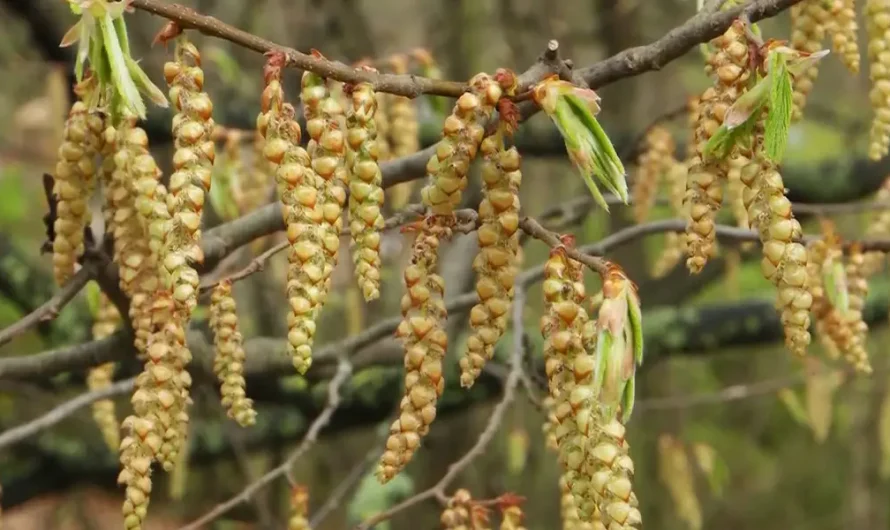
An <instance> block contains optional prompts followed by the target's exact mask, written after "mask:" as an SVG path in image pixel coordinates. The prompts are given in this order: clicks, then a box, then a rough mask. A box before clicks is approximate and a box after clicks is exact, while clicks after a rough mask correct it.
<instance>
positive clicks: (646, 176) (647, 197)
mask: <svg viewBox="0 0 890 530" xmlns="http://www.w3.org/2000/svg"><path fill="white" fill-rule="evenodd" d="M674 149H675V145H674V139H673V137H672V136H671V133H670V131H668V130H667V129H666V128H665V127H664V126H661V125H656V126H655V127H652V128H651V129H649V131H648V132H647V133H646V137H645V139H644V140H643V151H642V153H641V154H640V156H639V158H638V159H637V167H638V169H637V174H636V177H635V178H634V182H633V188H632V189H631V196H632V197H633V206H634V217H635V218H636V221H637V222H638V223H642V222H644V221H646V219H648V218H649V211H650V210H651V209H652V205H653V204H654V203H655V195H656V193H657V191H658V184H659V182H660V181H661V179H663V178H665V177H666V176H667V174H668V172H669V171H670V170H671V168H672V167H673V165H674V164H675V163H676V158H674Z"/></svg>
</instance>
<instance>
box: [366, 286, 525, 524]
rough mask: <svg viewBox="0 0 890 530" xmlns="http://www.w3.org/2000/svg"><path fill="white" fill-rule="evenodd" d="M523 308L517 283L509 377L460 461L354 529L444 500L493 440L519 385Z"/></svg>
mask: <svg viewBox="0 0 890 530" xmlns="http://www.w3.org/2000/svg"><path fill="white" fill-rule="evenodd" d="M523 307H525V289H524V288H523V286H522V284H518V285H517V286H516V294H515V297H514V300H513V322H514V324H513V325H514V331H513V333H514V337H515V338H514V345H513V352H512V353H511V355H510V374H509V375H508V376H507V381H506V383H504V394H503V396H502V397H501V401H500V402H499V403H498V404H497V406H496V407H495V409H494V411H492V413H491V417H490V418H489V420H488V424H487V425H486V426H485V429H484V430H483V431H482V433H481V434H480V435H479V438H478V439H477V440H476V443H475V444H474V445H473V447H471V448H470V450H469V451H467V452H466V453H465V454H464V456H463V457H461V459H460V460H458V461H457V462H454V463H453V464H451V465H450V466H449V467H448V471H447V472H446V473H445V475H444V476H443V477H442V478H441V479H439V482H437V483H436V484H435V485H434V486H433V487H431V488H429V489H427V490H424V491H422V492H420V493H418V494H417V495H414V496H413V497H411V498H408V499H405V500H404V501H402V502H401V503H399V504H397V505H395V506H393V507H392V508H390V509H389V510H386V511H384V512H380V513H378V514H377V515H374V516H372V517H370V518H368V519H366V520H365V521H363V522H362V523H361V524H360V525H358V526H357V527H356V530H368V529H369V528H372V527H374V526H375V525H377V524H380V523H382V522H383V521H386V520H388V519H390V518H392V517H393V516H394V515H395V514H397V513H399V512H401V511H403V510H406V509H408V508H410V507H412V506H414V505H416V504H419V503H421V502H424V501H427V500H430V499H434V498H435V499H438V500H440V501H445V500H447V498H448V495H447V493H446V489H447V488H448V486H450V485H451V483H452V482H454V479H456V478H457V476H458V475H459V474H460V473H461V472H463V471H464V470H465V469H466V468H467V467H469V465H470V464H472V463H473V460H475V459H476V458H478V457H479V455H481V454H482V452H483V451H485V448H486V447H488V444H489V443H491V440H492V439H493V438H494V435H495V433H497V431H498V429H499V428H500V426H501V423H502V422H503V419H504V414H505V413H506V412H507V409H508V408H509V406H510V404H511V403H512V402H513V399H514V397H515V395H516V387H517V386H518V385H519V382H520V379H521V378H522V355H523V347H522V346H523V344H522V332H521V330H522V310H523Z"/></svg>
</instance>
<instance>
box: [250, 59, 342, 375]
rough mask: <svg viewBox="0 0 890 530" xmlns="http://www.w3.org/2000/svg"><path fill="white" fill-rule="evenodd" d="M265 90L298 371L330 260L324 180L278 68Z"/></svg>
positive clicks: (308, 357)
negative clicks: (325, 232)
mask: <svg viewBox="0 0 890 530" xmlns="http://www.w3.org/2000/svg"><path fill="white" fill-rule="evenodd" d="M267 73H268V75H267V79H266V88H265V89H264V90H263V95H262V114H260V116H259V118H258V119H257V129H258V130H259V131H260V134H262V135H263V136H264V137H265V147H264V148H263V154H264V156H265V157H266V158H267V159H268V160H269V162H270V163H271V164H274V165H275V166H276V170H275V179H276V182H277V186H278V197H279V200H280V201H281V206H282V209H281V211H282V216H283V217H284V223H285V226H286V227H287V238H288V241H289V242H290V248H289V249H288V255H287V259H288V269H287V298H288V305H289V308H290V311H289V312H288V315H287V323H288V335H287V339H288V353H289V354H290V355H291V359H292V360H293V363H294V367H295V368H296V369H297V371H298V372H300V373H301V374H302V373H306V371H307V370H308V369H309V366H310V365H311V363H312V341H313V338H314V336H315V327H316V325H315V321H316V318H317V315H318V311H319V309H320V307H321V304H322V299H323V292H324V283H325V278H326V276H325V267H326V266H327V265H326V260H325V258H324V255H323V254H324V251H323V249H322V240H321V238H322V234H321V225H322V222H323V217H324V214H323V211H322V208H323V203H322V201H321V198H320V195H321V193H322V191H321V190H322V188H323V185H322V183H321V182H320V181H321V179H320V178H319V177H318V176H317V175H316V174H315V172H314V171H313V170H312V165H311V163H310V160H309V154H308V153H307V152H306V150H305V149H303V148H302V147H300V126H299V124H297V122H296V121H295V120H294V109H293V107H292V106H290V105H289V104H286V103H284V91H283V90H282V88H281V82H280V75H281V73H280V70H279V69H278V68H272V69H271V70H269V71H268V72H267Z"/></svg>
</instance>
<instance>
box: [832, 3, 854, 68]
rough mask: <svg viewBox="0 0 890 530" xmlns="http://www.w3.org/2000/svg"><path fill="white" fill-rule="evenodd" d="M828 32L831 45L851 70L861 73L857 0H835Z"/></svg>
mask: <svg viewBox="0 0 890 530" xmlns="http://www.w3.org/2000/svg"><path fill="white" fill-rule="evenodd" d="M829 12H830V14H831V18H830V19H829V24H828V27H827V28H826V29H827V30H828V34H829V36H830V37H831V45H832V48H833V49H834V51H835V52H836V53H837V54H838V55H839V56H840V59H841V61H843V63H844V66H846V67H847V69H848V70H850V72H852V73H854V74H857V73H859V39H858V33H859V25H858V24H857V23H856V0H834V1H833V2H832V3H831V9H830V10H829Z"/></svg>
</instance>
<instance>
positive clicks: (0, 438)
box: [0, 377, 136, 449]
mask: <svg viewBox="0 0 890 530" xmlns="http://www.w3.org/2000/svg"><path fill="white" fill-rule="evenodd" d="M135 383H136V378H135V377H134V378H130V379H125V380H123V381H118V382H116V383H114V384H112V385H110V386H107V387H105V388H101V389H99V390H93V391H90V392H86V393H84V394H81V395H79V396H77V397H75V398H73V399H71V400H69V401H66V402H64V403H62V404H61V405H59V406H57V407H55V408H54V409H52V410H50V411H49V412H47V413H46V414H44V415H42V416H40V417H39V418H36V419H34V420H31V421H29V422H28V423H25V424H23V425H19V426H18V427H13V428H12V429H9V430H8V431H5V432H3V433H2V434H0V449H3V448H5V447H7V446H10V445H13V444H15V443H18V442H21V441H22V440H24V439H26V438H29V437H31V436H34V435H36V434H38V433H40V432H41V431H43V430H45V429H49V428H50V427H52V426H53V425H55V424H57V423H59V422H60V421H62V420H64V419H65V418H67V417H68V416H70V415H72V414H74V413H75V412H77V411H78V410H80V409H82V408H83V407H86V406H87V405H90V404H92V403H94V402H96V401H99V400H100V399H108V398H110V397H113V396H118V395H121V394H126V393H128V392H131V391H132V390H133V386H134V385H135Z"/></svg>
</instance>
